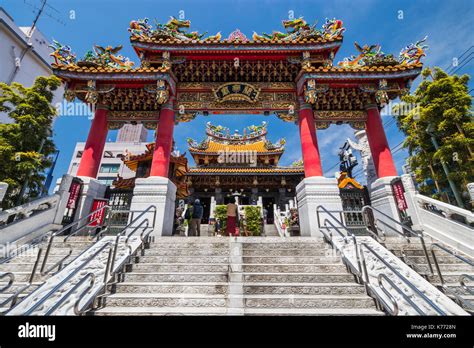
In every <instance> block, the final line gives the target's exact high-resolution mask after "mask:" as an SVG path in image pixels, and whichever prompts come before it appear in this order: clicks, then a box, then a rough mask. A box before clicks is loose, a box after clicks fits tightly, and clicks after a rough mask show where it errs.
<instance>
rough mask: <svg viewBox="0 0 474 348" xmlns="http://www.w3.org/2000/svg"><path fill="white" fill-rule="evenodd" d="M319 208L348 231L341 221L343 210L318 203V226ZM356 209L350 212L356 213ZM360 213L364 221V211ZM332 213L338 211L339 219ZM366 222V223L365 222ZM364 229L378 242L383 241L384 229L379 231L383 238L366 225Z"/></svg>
mask: <svg viewBox="0 0 474 348" xmlns="http://www.w3.org/2000/svg"><path fill="white" fill-rule="evenodd" d="M319 209H322V211H323V212H324V213H326V214H328V215H329V216H330V217H332V218H333V220H335V221H336V222H337V223H338V224H339V225H340V226H341V227H343V228H345V229H346V230H347V231H348V232H349V230H348V229H347V226H345V225H344V224H343V223H342V220H343V218H342V216H343V213H344V210H327V209H326V208H325V207H323V206H322V205H318V206H317V207H316V215H317V218H318V226H321V224H320V220H319ZM356 212H358V211H351V213H356ZM360 212H361V213H362V218H363V219H364V221H365V217H364V211H363V210H361V211H360ZM332 213H339V216H340V218H341V220H338V219H337V217H335V216H334V215H333V214H332ZM366 224H367V223H366ZM365 229H366V231H367V232H368V233H369V234H370V235H371V236H372V237H373V238H374V239H375V240H377V241H378V242H380V243H383V242H384V241H385V238H386V236H385V232H384V231H381V232H382V235H383V238H381V237H380V236H379V235H377V234H376V233H374V232H373V231H371V230H369V229H368V228H367V227H366V228H365Z"/></svg>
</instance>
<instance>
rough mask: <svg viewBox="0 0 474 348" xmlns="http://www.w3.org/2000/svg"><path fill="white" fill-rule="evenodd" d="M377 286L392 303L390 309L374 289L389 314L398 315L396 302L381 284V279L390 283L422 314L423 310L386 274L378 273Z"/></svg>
mask: <svg viewBox="0 0 474 348" xmlns="http://www.w3.org/2000/svg"><path fill="white" fill-rule="evenodd" d="M377 280H378V283H379V287H380V289H381V290H382V291H383V293H384V294H385V295H386V296H387V297H388V298H389V299H390V302H392V305H393V307H394V308H393V310H391V309H390V308H389V307H388V306H387V303H386V302H385V300H384V299H383V298H382V297H381V296H378V294H377V292H375V291H374V293H375V296H377V297H378V299H379V301H381V302H382V303H384V307H385V309H386V310H387V311H388V312H389V314H390V315H398V303H397V300H396V299H395V297H394V296H393V295H392V294H391V293H390V291H388V290H387V289H386V288H385V286H384V285H383V281H384V280H385V281H386V282H387V283H389V284H390V286H391V287H392V288H393V289H395V290H396V291H397V292H398V293H399V294H400V295H402V297H403V298H404V299H405V301H407V302H408V303H409V304H410V305H411V306H412V307H413V308H414V309H415V310H416V311H417V313H418V314H420V315H424V313H423V311H422V310H421V309H420V307H418V306H417V305H416V303H415V302H413V301H412V299H411V298H410V297H408V296H407V295H406V294H405V293H404V292H403V291H402V290H401V289H400V288H399V287H398V286H397V285H396V284H395V283H394V282H393V281H392V280H391V279H390V278H389V277H388V276H387V275H386V274H384V273H380V274H379V275H378V277H377Z"/></svg>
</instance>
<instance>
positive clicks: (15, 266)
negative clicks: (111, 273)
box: [0, 237, 92, 312]
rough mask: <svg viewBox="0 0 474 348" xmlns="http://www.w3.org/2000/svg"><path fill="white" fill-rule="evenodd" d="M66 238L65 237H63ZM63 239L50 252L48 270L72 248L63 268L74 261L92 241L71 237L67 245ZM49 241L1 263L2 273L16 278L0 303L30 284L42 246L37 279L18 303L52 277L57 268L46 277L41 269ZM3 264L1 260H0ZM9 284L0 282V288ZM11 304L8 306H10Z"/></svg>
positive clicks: (54, 242) (58, 239) (0, 299)
mask: <svg viewBox="0 0 474 348" xmlns="http://www.w3.org/2000/svg"><path fill="white" fill-rule="evenodd" d="M63 238H64V237H63ZM63 238H59V237H57V238H56V239H55V240H54V241H53V245H52V247H51V250H50V254H49V257H48V262H47V264H46V268H49V267H51V266H53V265H54V264H55V263H57V262H58V261H59V260H60V259H62V258H64V257H65V256H66V255H67V254H68V253H69V250H70V248H72V253H71V255H70V256H69V257H68V258H67V259H66V260H65V262H64V264H63V267H65V266H66V265H67V264H69V263H70V262H71V261H73V260H74V259H75V258H76V257H77V256H78V255H79V254H80V253H81V252H82V251H84V250H85V249H86V248H88V247H89V246H90V245H91V243H92V241H89V240H88V237H71V238H70V239H69V240H68V241H67V242H66V243H63ZM46 244H47V241H44V242H42V243H40V244H39V245H37V246H35V247H32V248H31V249H29V250H27V251H25V252H24V253H22V254H20V255H18V256H16V257H14V258H12V259H11V260H9V261H8V262H5V263H0V272H11V273H13V275H14V276H15V281H14V283H13V285H12V286H11V287H10V288H8V289H7V290H6V291H4V292H2V293H0V303H1V302H3V301H4V300H5V299H7V298H8V297H10V296H11V295H12V294H13V293H15V292H16V291H18V290H19V289H20V288H22V287H24V286H25V285H27V284H28V282H29V278H30V275H31V272H32V271H33V267H34V264H35V261H36V258H37V256H38V250H39V247H40V246H43V252H42V255H41V260H40V262H39V264H38V268H37V270H36V273H35V277H34V278H33V282H32V284H31V286H30V287H28V288H27V289H25V291H24V292H22V294H21V295H20V296H19V297H18V301H17V302H20V301H21V299H23V298H24V297H26V296H27V295H29V294H30V293H31V292H33V291H34V290H35V289H36V288H38V287H39V286H40V285H41V284H42V283H43V282H44V281H45V280H46V279H48V278H49V277H51V276H52V275H53V274H54V273H55V271H57V268H55V269H54V270H53V271H51V272H50V273H49V274H47V275H45V276H41V274H40V268H41V263H42V260H43V259H44V256H45V252H46V246H47V245H46ZM0 262H1V260H0ZM7 282H8V279H7V278H4V279H1V280H0V288H2V287H3V286H5V285H6V284H7ZM9 305H10V304H7V306H9ZM7 309H8V307H0V312H3V311H5V310H7Z"/></svg>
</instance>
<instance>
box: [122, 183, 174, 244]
mask: <svg viewBox="0 0 474 348" xmlns="http://www.w3.org/2000/svg"><path fill="white" fill-rule="evenodd" d="M175 201H176V186H175V184H173V183H172V182H171V180H169V179H168V178H165V177H161V176H151V177H148V178H137V179H136V180H135V188H134V189H133V197H132V202H131V206H130V209H131V210H139V211H143V210H146V209H147V208H148V207H149V206H151V205H154V206H156V220H155V226H154V229H153V232H152V233H151V234H150V236H154V237H161V236H171V235H172V234H173V221H174V215H175ZM134 214H135V217H137V216H138V215H139V214H140V213H139V212H137V213H134ZM146 218H148V219H149V222H150V226H151V225H152V224H153V210H151V212H150V213H147V214H145V215H143V217H142V218H141V219H146ZM141 219H140V220H141ZM140 220H138V221H137V222H135V223H134V224H133V226H138V225H139V224H140V222H141V221H140Z"/></svg>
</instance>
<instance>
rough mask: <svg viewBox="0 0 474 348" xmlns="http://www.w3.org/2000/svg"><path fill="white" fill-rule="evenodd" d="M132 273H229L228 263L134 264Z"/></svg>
mask: <svg viewBox="0 0 474 348" xmlns="http://www.w3.org/2000/svg"><path fill="white" fill-rule="evenodd" d="M131 267H132V270H133V271H132V272H130V273H128V274H135V273H153V272H185V273H186V272H227V271H228V269H229V264H228V263H221V264H218V263H215V264H193V263H168V264H159V263H154V264H143V263H137V264H133V265H132V266H131Z"/></svg>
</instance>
